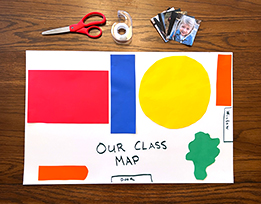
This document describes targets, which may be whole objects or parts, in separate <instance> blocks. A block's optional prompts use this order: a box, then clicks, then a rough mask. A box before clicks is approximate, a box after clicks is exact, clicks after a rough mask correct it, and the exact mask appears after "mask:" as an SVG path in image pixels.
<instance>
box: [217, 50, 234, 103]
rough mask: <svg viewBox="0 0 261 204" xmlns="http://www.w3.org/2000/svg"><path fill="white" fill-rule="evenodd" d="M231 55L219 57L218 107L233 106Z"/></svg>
mask: <svg viewBox="0 0 261 204" xmlns="http://www.w3.org/2000/svg"><path fill="white" fill-rule="evenodd" d="M231 59H232V56H231V55H218V64H217V86H216V105H217V106H231V101H232V99H231V98H232V84H231V82H232V79H231V74H232V73H231V64H232V62H231Z"/></svg>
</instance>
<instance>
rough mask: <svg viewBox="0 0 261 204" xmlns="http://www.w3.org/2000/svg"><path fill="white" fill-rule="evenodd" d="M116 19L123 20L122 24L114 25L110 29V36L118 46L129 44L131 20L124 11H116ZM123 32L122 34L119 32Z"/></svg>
mask: <svg viewBox="0 0 261 204" xmlns="http://www.w3.org/2000/svg"><path fill="white" fill-rule="evenodd" d="M118 17H119V19H120V20H121V18H122V19H124V23H121V22H119V23H114V24H113V25H112V27H111V34H112V37H113V39H114V41H115V42H116V43H118V44H129V43H130V42H131V40H132V20H131V17H130V15H129V14H128V13H127V12H126V11H118ZM120 30H124V31H125V33H124V34H120V33H119V31H120Z"/></svg>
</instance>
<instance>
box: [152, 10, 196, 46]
mask: <svg viewBox="0 0 261 204" xmlns="http://www.w3.org/2000/svg"><path fill="white" fill-rule="evenodd" d="M150 21H151V22H152V24H153V25H154V27H155V28H156V30H157V32H158V33H159V34H160V36H161V38H162V39H163V41H164V42H168V41H169V40H175V41H177V42H179V43H182V44H185V45H188V46H192V44H193V42H194V39H195V36H196V34H197V31H198V28H199V26H200V23H201V20H197V19H195V18H194V17H192V16H188V15H187V12H186V11H181V10H180V9H175V8H174V7H172V8H168V9H166V10H165V11H163V12H161V13H159V14H158V15H156V16H154V17H153V18H151V19H150Z"/></svg>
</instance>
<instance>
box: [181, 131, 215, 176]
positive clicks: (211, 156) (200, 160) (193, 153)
mask: <svg viewBox="0 0 261 204" xmlns="http://www.w3.org/2000/svg"><path fill="white" fill-rule="evenodd" d="M219 143H220V140H219V139H218V138H214V139H212V138H210V136H209V134H207V133H204V132H198V133H196V134H195V139H194V140H193V141H192V142H190V143H189V146H188V147H189V150H190V152H189V153H187V155H186V160H191V161H193V163H194V168H195V170H194V175H195V177H196V179H198V180H204V179H205V178H206V177H207V172H206V168H207V167H208V166H209V165H211V164H213V163H214V162H215V158H216V157H217V156H218V155H219V152H220V150H219V149H218V148H217V146H218V145H219Z"/></svg>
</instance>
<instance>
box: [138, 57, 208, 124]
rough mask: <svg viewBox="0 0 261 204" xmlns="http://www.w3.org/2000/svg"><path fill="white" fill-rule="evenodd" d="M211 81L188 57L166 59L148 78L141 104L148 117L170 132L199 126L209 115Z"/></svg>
mask: <svg viewBox="0 0 261 204" xmlns="http://www.w3.org/2000/svg"><path fill="white" fill-rule="evenodd" d="M209 99H210V81H209V77H208V73H207V71H206V70H205V68H204V67H203V66H202V65H201V64H200V63H199V62H197V61H196V60H194V59H192V58H190V57H186V56H172V57H166V58H163V59H160V60H158V61H157V62H155V63H154V64H153V65H152V66H151V67H150V68H149V69H148V70H147V71H146V73H145V74H144V76H143V78H142V80H141V83H140V90H139V100H140V105H141V108H142V110H143V112H144V114H145V115H146V116H147V117H149V118H150V119H151V120H152V121H154V122H155V123H157V124H159V125H161V126H163V127H166V128H170V129H179V128H184V127H187V126H189V125H192V124H193V123H195V122H197V121H198V120H199V119H200V118H201V117H202V116H203V115H204V114H205V112H206V111H207V107H208V103H209Z"/></svg>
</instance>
